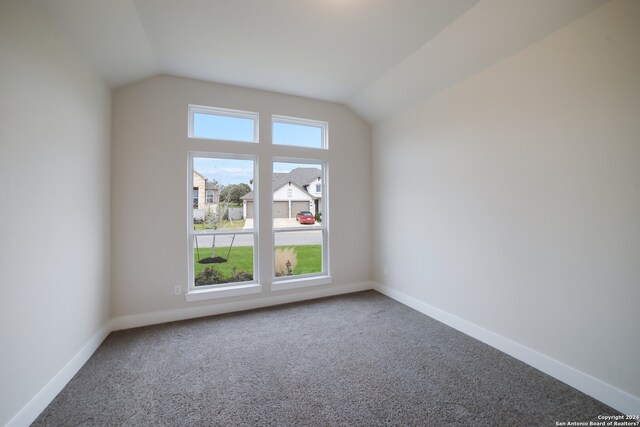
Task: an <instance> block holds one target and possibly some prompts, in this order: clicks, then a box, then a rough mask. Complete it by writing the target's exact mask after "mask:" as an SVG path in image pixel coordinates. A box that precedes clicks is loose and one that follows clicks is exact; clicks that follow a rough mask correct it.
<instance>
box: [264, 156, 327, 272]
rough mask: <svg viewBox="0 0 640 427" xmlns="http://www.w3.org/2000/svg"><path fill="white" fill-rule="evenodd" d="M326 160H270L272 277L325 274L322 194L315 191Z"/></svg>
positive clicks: (323, 201) (323, 196) (324, 222)
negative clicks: (271, 187)
mask: <svg viewBox="0 0 640 427" xmlns="http://www.w3.org/2000/svg"><path fill="white" fill-rule="evenodd" d="M325 173H326V163H325V162H315V161H302V160H298V161H292V160H287V161H274V162H273V189H272V190H273V200H272V202H273V207H272V216H273V241H274V248H273V259H274V276H275V277H274V279H275V280H276V281H281V282H286V281H287V280H291V279H299V278H302V277H313V276H320V275H326V274H328V272H327V262H326V260H327V252H326V237H327V228H326V221H324V220H323V217H322V214H323V212H325V210H326V208H325V206H326V197H325V195H324V194H322V192H317V191H316V190H317V186H318V185H321V183H322V182H323V181H324V180H325V178H324V177H325Z"/></svg>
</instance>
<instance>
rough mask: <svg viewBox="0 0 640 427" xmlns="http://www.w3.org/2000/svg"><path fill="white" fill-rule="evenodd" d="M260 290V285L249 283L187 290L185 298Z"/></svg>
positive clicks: (259, 291) (223, 295)
mask: <svg viewBox="0 0 640 427" xmlns="http://www.w3.org/2000/svg"><path fill="white" fill-rule="evenodd" d="M261 292H262V285H259V284H257V283H249V284H247V285H235V286H223V287H219V288H209V289H197V290H193V291H189V292H187V294H186V295H185V299H186V300H187V302H192V301H203V300H208V299H215V298H228V297H235V296H239V295H251V294H259V293H261Z"/></svg>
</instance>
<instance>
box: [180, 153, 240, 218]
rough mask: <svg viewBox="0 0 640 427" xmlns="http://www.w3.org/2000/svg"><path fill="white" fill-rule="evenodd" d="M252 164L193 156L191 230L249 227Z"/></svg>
mask: <svg viewBox="0 0 640 427" xmlns="http://www.w3.org/2000/svg"><path fill="white" fill-rule="evenodd" d="M252 185H253V161H252V160H236V159H221V158H211V157H194V159H193V225H194V228H195V230H233V229H240V228H242V229H252V228H253V191H252Z"/></svg>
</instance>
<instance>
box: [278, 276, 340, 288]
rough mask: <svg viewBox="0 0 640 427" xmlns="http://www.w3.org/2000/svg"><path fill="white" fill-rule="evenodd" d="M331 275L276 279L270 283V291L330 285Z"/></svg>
mask: <svg viewBox="0 0 640 427" xmlns="http://www.w3.org/2000/svg"><path fill="white" fill-rule="evenodd" d="M332 279H333V278H332V277H331V276H316V277H304V278H300V279H288V280H278V281H277V282H273V283H272V284H271V290H272V291H286V290H289V289H298V288H306V287H309V286H320V285H330V284H331V281H332Z"/></svg>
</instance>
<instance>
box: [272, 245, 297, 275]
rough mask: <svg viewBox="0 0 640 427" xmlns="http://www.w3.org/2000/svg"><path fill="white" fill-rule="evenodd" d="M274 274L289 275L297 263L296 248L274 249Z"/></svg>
mask: <svg viewBox="0 0 640 427" xmlns="http://www.w3.org/2000/svg"><path fill="white" fill-rule="evenodd" d="M275 259H276V262H275V264H276V265H275V267H276V276H277V277H278V276H291V275H292V274H293V270H294V269H295V268H296V265H298V257H297V256H296V250H295V249H293V248H284V249H276V251H275Z"/></svg>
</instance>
